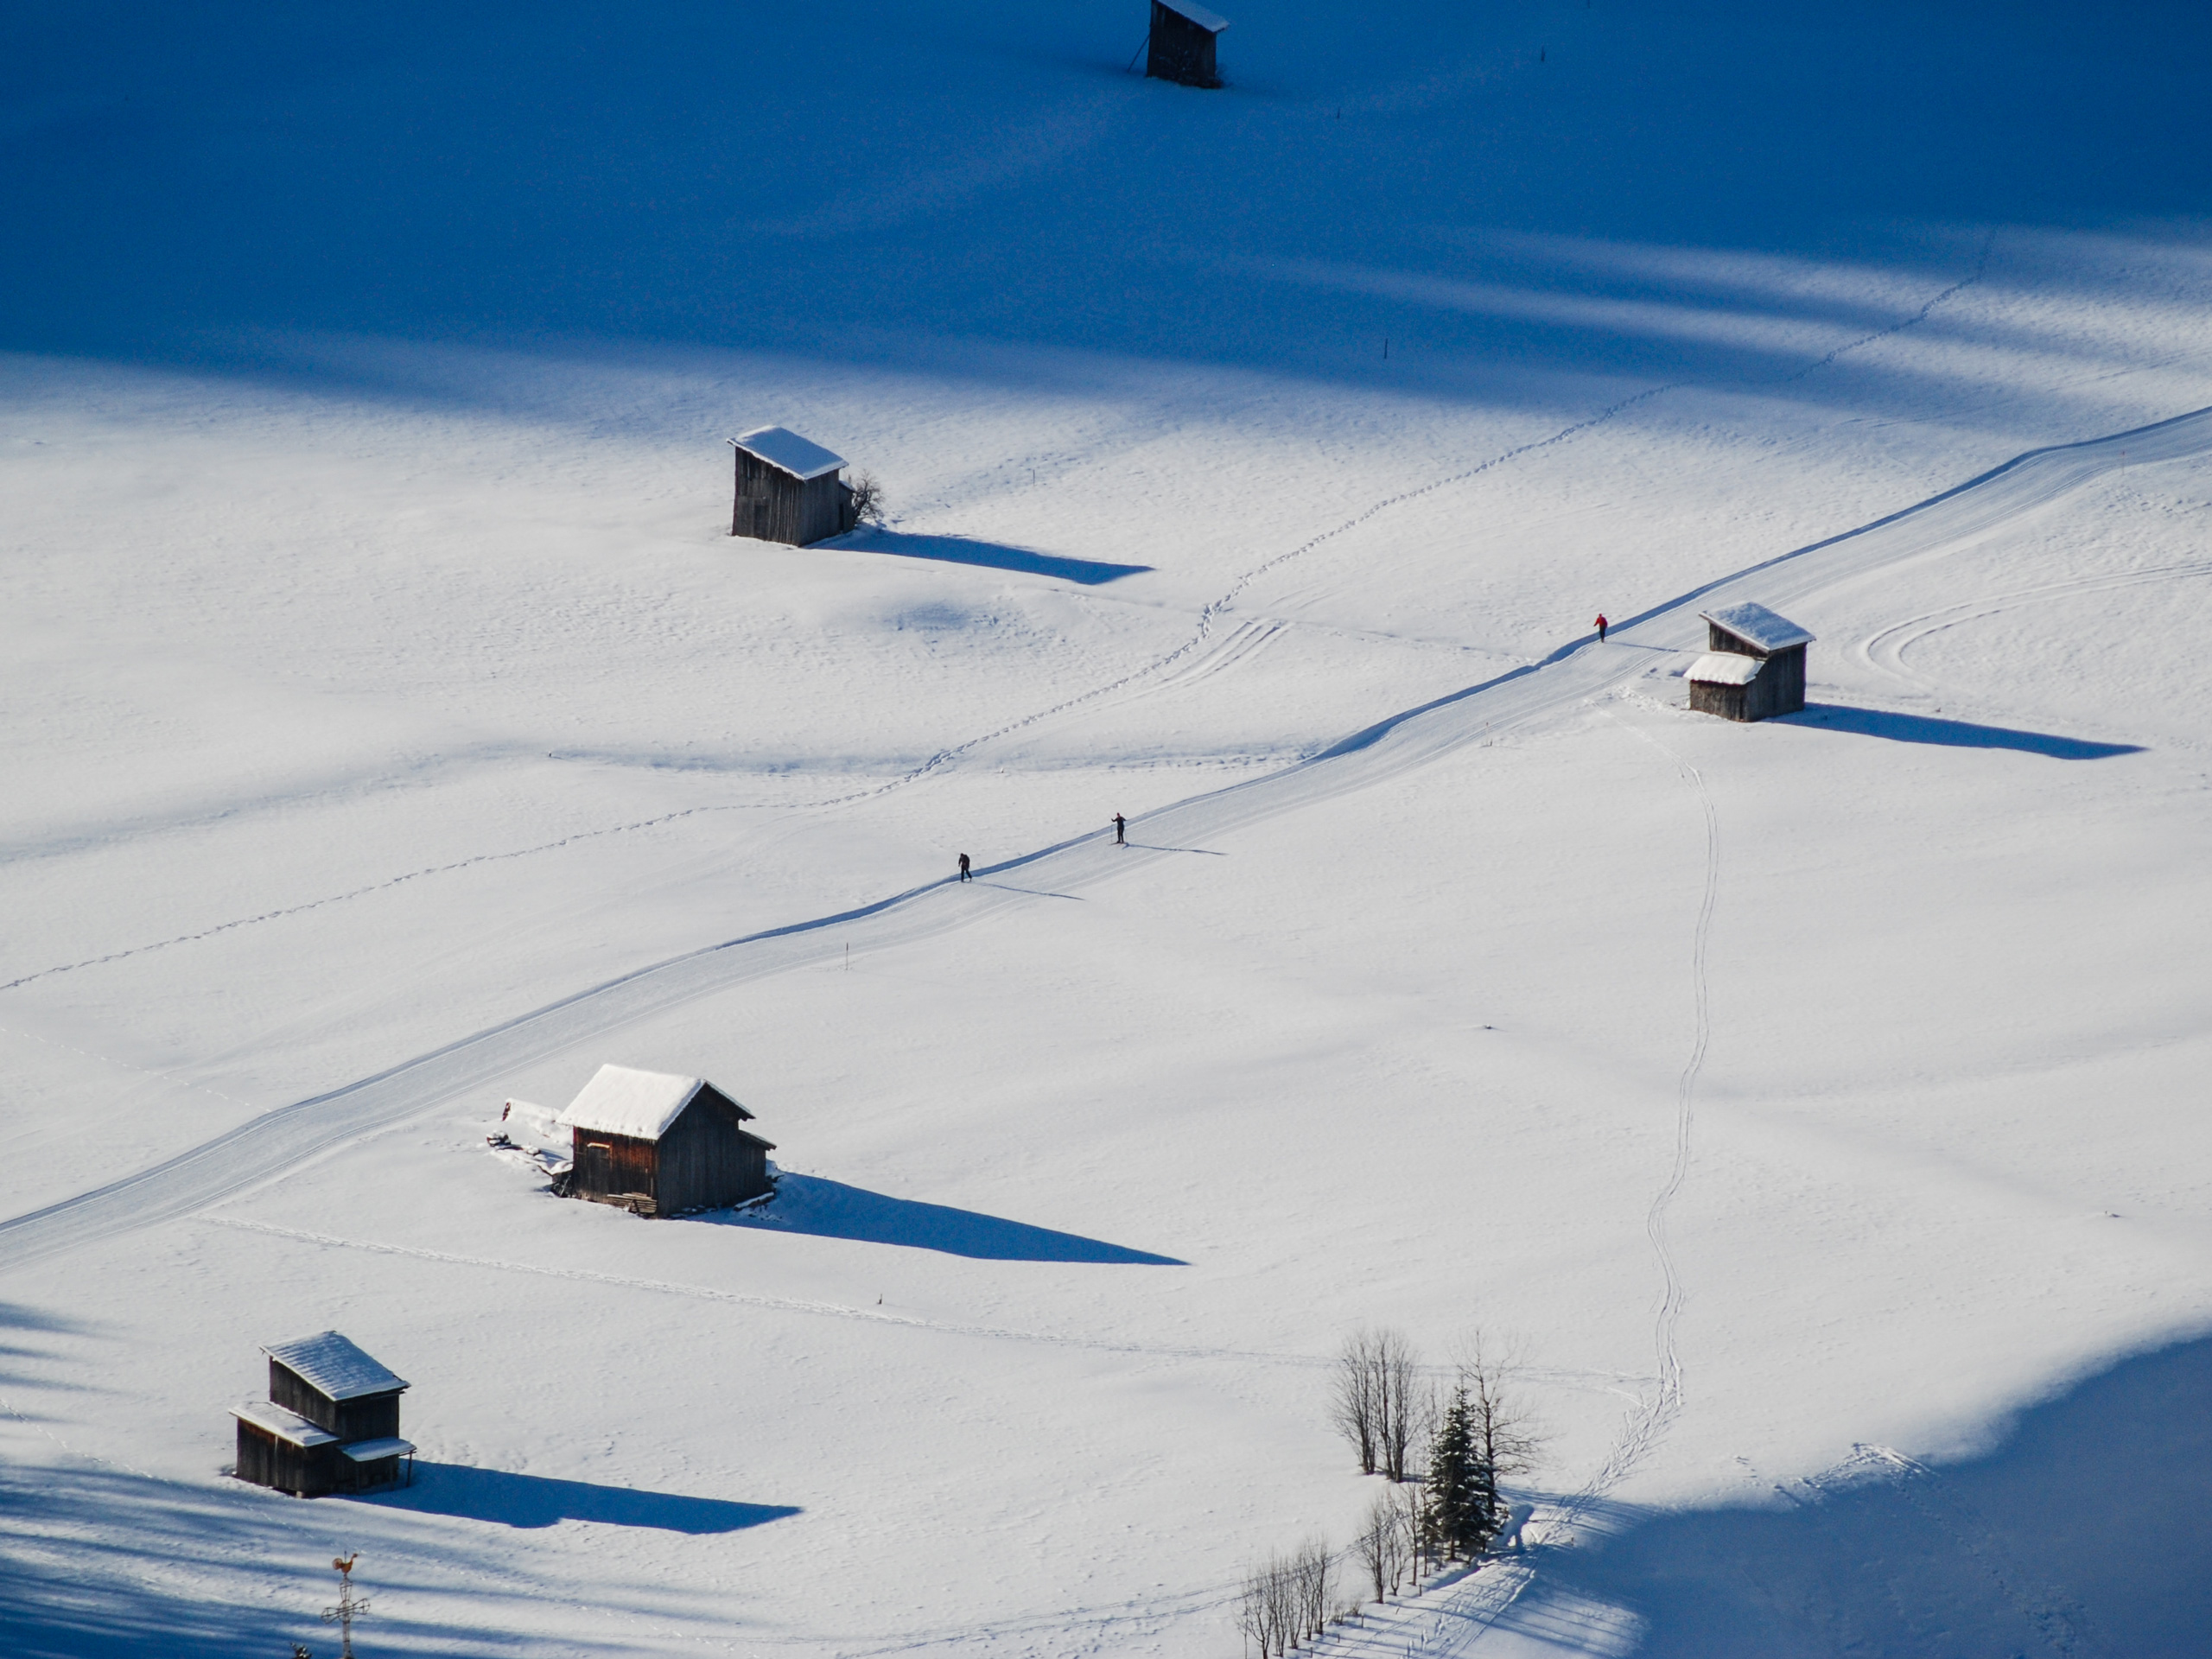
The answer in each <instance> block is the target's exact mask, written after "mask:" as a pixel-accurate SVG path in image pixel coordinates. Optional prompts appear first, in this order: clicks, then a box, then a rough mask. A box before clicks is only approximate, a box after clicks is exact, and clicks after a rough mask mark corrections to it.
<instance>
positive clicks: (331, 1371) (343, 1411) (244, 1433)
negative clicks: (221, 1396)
mask: <svg viewBox="0 0 2212 1659" xmlns="http://www.w3.org/2000/svg"><path fill="white" fill-rule="evenodd" d="M262 1352H263V1353H264V1354H266V1355H268V1357H269V1398H268V1399H267V1400H266V1401H260V1400H256V1401H251V1402H248V1403H247V1404H245V1405H243V1406H233V1407H232V1408H231V1415H232V1417H234V1418H236V1419H237V1420H238V1478H239V1479H240V1480H246V1481H251V1482H252V1483H253V1484H255V1485H257V1486H271V1487H274V1488H276V1489H277V1491H280V1492H289V1493H291V1494H292V1495H293V1496H294V1497H321V1496H322V1495H323V1494H324V1493H326V1492H369V1491H377V1490H378V1488H380V1487H385V1486H394V1485H397V1484H400V1482H401V1481H403V1480H411V1479H412V1478H414V1472H415V1448H414V1446H412V1445H411V1444H410V1443H409V1442H408V1441H406V1440H402V1439H400V1437H399V1396H400V1395H402V1394H404V1393H405V1392H406V1391H407V1389H408V1388H409V1386H410V1385H409V1383H407V1381H406V1380H405V1379H404V1377H399V1376H394V1375H393V1374H392V1373H391V1371H390V1370H387V1369H386V1368H385V1366H383V1365H381V1364H379V1363H378V1362H377V1361H375V1360H374V1359H372V1358H371V1357H369V1356H368V1355H367V1354H365V1353H364V1352H362V1351H361V1350H360V1349H359V1347H358V1346H356V1345H355V1344H353V1343H352V1342H350V1341H348V1340H347V1339H346V1338H344V1337H342V1336H340V1334H339V1333H338V1332H335V1331H324V1332H318V1333H317V1334H316V1335H315V1336H312V1337H301V1338H298V1339H296V1341H292V1342H279V1343H275V1344H270V1345H269V1346H267V1347H264V1349H263V1350H262Z"/></svg>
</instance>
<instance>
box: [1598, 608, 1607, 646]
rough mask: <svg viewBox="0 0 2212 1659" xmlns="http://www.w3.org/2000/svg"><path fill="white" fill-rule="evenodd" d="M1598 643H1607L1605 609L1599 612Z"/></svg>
mask: <svg viewBox="0 0 2212 1659" xmlns="http://www.w3.org/2000/svg"><path fill="white" fill-rule="evenodd" d="M1598 643H1599V645H1604V644H1605V613H1604V612H1603V611H1600V612H1599V613H1598Z"/></svg>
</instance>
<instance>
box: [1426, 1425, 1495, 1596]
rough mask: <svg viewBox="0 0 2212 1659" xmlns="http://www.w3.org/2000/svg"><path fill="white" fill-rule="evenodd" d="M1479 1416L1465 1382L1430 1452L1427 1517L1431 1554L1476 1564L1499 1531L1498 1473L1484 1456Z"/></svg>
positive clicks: (1437, 1431) (1438, 1429) (1439, 1428)
mask: <svg viewBox="0 0 2212 1659" xmlns="http://www.w3.org/2000/svg"><path fill="white" fill-rule="evenodd" d="M1475 1416H1476V1414H1475V1412H1474V1409H1473V1408H1472V1405H1471V1402H1469V1401H1468V1398H1467V1389H1466V1385H1465V1383H1461V1384H1459V1385H1458V1386H1457V1387H1455V1388H1453V1389H1452V1398H1451V1400H1450V1402H1449V1403H1448V1404H1446V1407H1445V1408H1444V1420H1443V1421H1442V1422H1440V1423H1439V1424H1438V1425H1437V1429H1436V1438H1435V1440H1434V1441H1433V1443H1432V1444H1431V1446H1430V1447H1429V1454H1428V1479H1427V1482H1426V1483H1425V1485H1426V1491H1424V1492H1423V1494H1422V1496H1423V1497H1424V1498H1425V1499H1426V1503H1425V1506H1424V1507H1425V1509H1426V1511H1427V1513H1426V1514H1425V1515H1424V1516H1423V1517H1422V1520H1423V1522H1424V1527H1425V1529H1426V1530H1427V1534H1428V1536H1429V1544H1430V1548H1431V1549H1432V1551H1433V1553H1434V1554H1436V1555H1438V1556H1439V1557H1440V1558H1442V1559H1445V1560H1473V1559H1474V1558H1475V1557H1476V1556H1478V1555H1479V1554H1482V1553H1483V1550H1484V1548H1486V1547H1487V1546H1488V1545H1489V1543H1490V1541H1491V1538H1492V1537H1493V1536H1494V1535H1496V1534H1497V1505H1498V1496H1497V1470H1496V1469H1494V1468H1492V1467H1491V1464H1490V1462H1489V1460H1488V1459H1485V1458H1484V1456H1483V1454H1482V1447H1481V1446H1480V1444H1479V1443H1478V1438H1477V1434H1476V1422H1475Z"/></svg>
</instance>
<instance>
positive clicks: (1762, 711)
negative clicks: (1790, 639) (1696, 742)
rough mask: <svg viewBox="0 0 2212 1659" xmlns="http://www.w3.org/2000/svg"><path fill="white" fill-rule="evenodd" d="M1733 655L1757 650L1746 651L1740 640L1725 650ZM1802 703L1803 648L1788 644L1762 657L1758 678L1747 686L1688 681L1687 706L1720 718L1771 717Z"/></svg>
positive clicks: (1793, 710)
mask: <svg viewBox="0 0 2212 1659" xmlns="http://www.w3.org/2000/svg"><path fill="white" fill-rule="evenodd" d="M1729 654H1730V655H1731V656H1735V657H1758V655H1759V653H1758V652H1755V651H1746V650H1745V649H1744V648H1743V645H1742V642H1741V641H1738V643H1737V648H1736V649H1735V650H1734V651H1732V652H1730V653H1729ZM1804 706H1805V647H1804V646H1802V645H1792V646H1790V647H1789V650H1787V651H1777V652H1775V653H1774V655H1773V656H1771V657H1767V658H1762V659H1761V660H1760V663H1759V671H1758V678H1756V679H1754V680H1753V681H1752V682H1751V683H1750V684H1749V685H1709V684H1707V683H1704V682H1702V681H1698V680H1692V681H1691V682H1690V708H1691V709H1693V710H1694V712H1696V713H1698V714H1700V715H1719V716H1720V717H1721V718H1722V719H1723V720H1772V719H1773V718H1774V717H1775V716H1776V715H1794V714H1796V713H1797V712H1798V711H1799V710H1800V709H1803V708H1804Z"/></svg>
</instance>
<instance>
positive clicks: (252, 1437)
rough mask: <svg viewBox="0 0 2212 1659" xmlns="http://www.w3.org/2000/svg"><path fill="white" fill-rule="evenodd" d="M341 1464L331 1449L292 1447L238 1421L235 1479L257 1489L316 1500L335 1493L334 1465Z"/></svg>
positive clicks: (336, 1473) (337, 1481)
mask: <svg viewBox="0 0 2212 1659" xmlns="http://www.w3.org/2000/svg"><path fill="white" fill-rule="evenodd" d="M345 1460H346V1459H344V1458H343V1457H341V1456H340V1454H339V1451H338V1448H337V1447H336V1446H331V1445H325V1446H295V1445H293V1444H292V1443H291V1442H290V1441H289V1440H279V1439H278V1438H277V1436H276V1435H274V1434H271V1433H270V1432H269V1431H268V1430H267V1429H265V1428H263V1427H259V1426H258V1425H257V1424H253V1423H249V1422H247V1421H245V1420H244V1419H243V1418H241V1419H240V1420H239V1421H238V1465H237V1466H238V1478H239V1479H240V1480H246V1481H251V1482H252V1483H253V1484H255V1485H257V1486H272V1487H274V1488H276V1490H277V1491H280V1492H289V1493H290V1494H291V1495H292V1496H293V1497H321V1496H322V1494H323V1493H325V1492H329V1491H336V1490H337V1489H338V1486H339V1484H340V1471H339V1467H338V1465H340V1464H341V1463H343V1462H345Z"/></svg>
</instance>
